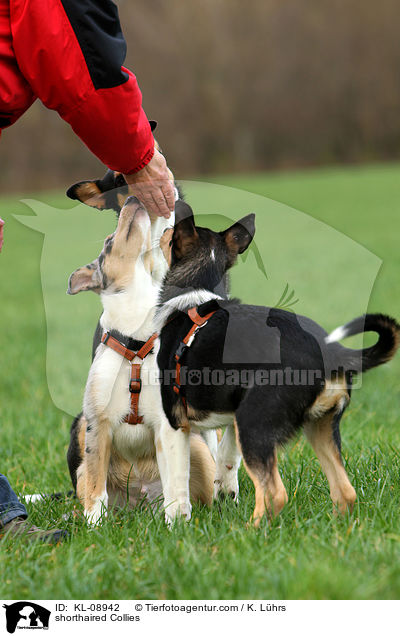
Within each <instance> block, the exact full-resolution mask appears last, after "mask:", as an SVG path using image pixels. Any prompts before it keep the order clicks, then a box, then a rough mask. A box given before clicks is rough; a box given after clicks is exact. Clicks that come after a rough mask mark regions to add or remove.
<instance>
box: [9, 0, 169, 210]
mask: <svg viewBox="0 0 400 636" xmlns="http://www.w3.org/2000/svg"><path fill="white" fill-rule="evenodd" d="M11 28H12V33H13V46H14V50H15V56H16V59H17V62H18V65H19V68H20V70H21V72H22V74H23V75H24V77H25V79H26V80H27V81H28V82H29V84H30V86H31V87H32V90H33V91H34V93H35V95H37V96H38V97H39V99H40V100H41V101H42V102H43V103H44V104H45V106H47V107H48V108H51V109H53V110H56V111H57V112H58V113H59V114H60V115H61V117H62V118H63V119H64V120H65V121H66V122H68V123H69V124H70V125H71V126H72V128H73V130H74V131H75V133H76V134H77V135H78V136H79V137H80V138H81V139H82V141H83V142H84V143H85V144H86V145H87V146H88V148H89V149H90V150H91V151H92V152H93V153H94V154H95V155H96V156H97V157H98V158H99V159H100V160H101V161H102V162H103V163H104V164H105V165H107V166H108V167H109V168H111V169H112V170H117V171H119V172H122V173H123V174H124V175H128V179H129V176H130V175H136V174H138V173H139V171H141V170H143V169H144V168H146V166H148V164H149V163H150V162H151V161H152V159H153V156H154V154H155V149H154V138H153V135H152V133H151V129H150V124H149V122H148V120H147V117H146V115H145V113H144V111H143V108H142V96H141V92H140V90H139V87H138V84H137V81H136V77H135V76H134V75H133V73H131V71H129V70H127V69H126V68H124V67H123V66H122V64H123V61H124V59H125V54H126V44H125V40H124V37H123V35H122V31H121V26H120V23H119V18H118V10H117V7H116V6H115V4H114V3H113V2H111V0H13V1H12V2H11ZM160 156H161V155H160ZM161 159H163V158H162V156H161ZM164 162H165V160H164ZM152 163H160V158H159V157H158V155H157V157H156V161H155V162H152ZM147 172H148V170H145V174H146V173H147ZM161 172H162V175H161V178H162V181H163V182H164V181H165V180H166V181H167V182H168V174H167V169H166V164H165V169H164V170H162V171H161ZM137 178H139V174H138V177H137ZM135 179H136V177H131V179H130V180H132V181H135ZM139 180H140V179H139ZM163 186H164V187H165V184H162V185H158V186H157V192H156V193H155V194H154V196H152V199H153V200H154V199H155V198H156V197H157V196H159V194H160V192H161V194H162V192H163ZM166 187H167V195H168V196H167V197H165V198H166V199H167V201H169V209H173V204H172V207H171V205H170V203H171V191H172V186H171V184H168V183H167V186H166ZM160 201H161V199H160ZM160 205H161V204H160ZM164 205H165V202H164ZM159 212H161V213H164V214H165V213H166V212H168V209H167V206H166V205H165V208H164V209H163V208H162V207H161V208H160V210H159Z"/></svg>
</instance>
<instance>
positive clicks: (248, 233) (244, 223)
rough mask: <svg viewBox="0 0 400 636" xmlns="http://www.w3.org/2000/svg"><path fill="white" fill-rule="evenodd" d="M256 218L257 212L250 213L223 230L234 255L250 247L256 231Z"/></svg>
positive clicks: (225, 239) (224, 237)
mask: <svg viewBox="0 0 400 636" xmlns="http://www.w3.org/2000/svg"><path fill="white" fill-rule="evenodd" d="M254 219H255V214H248V215H247V216H244V217H243V219H240V221H237V222H236V223H234V224H233V225H232V226H231V227H229V228H228V229H227V230H225V232H221V235H222V237H223V239H224V241H225V243H226V245H227V246H228V249H229V252H230V253H231V254H232V256H237V254H242V252H244V251H245V250H247V248H248V247H249V245H250V243H251V241H252V240H253V237H254V234H255V231H256V227H255V224H254Z"/></svg>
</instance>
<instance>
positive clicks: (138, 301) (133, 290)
mask: <svg viewBox="0 0 400 636" xmlns="http://www.w3.org/2000/svg"><path fill="white" fill-rule="evenodd" d="M159 289H160V286H159V283H157V282H156V281H154V280H153V278H152V276H151V274H149V272H147V271H146V269H145V267H144V265H143V263H142V261H141V260H140V261H138V263H136V266H135V270H134V273H133V276H132V279H131V281H130V283H129V285H128V286H127V287H126V288H125V289H123V290H122V291H119V292H117V293H112V292H107V291H105V292H103V293H102V294H101V301H102V304H103V309H104V311H103V314H102V316H101V318H100V324H101V326H102V328H103V329H104V331H111V330H113V329H115V330H116V331H119V332H120V333H121V334H122V335H124V336H127V337H129V338H135V339H136V340H147V339H148V338H149V337H150V336H151V334H152V333H153V332H154V325H153V318H154V311H155V307H156V304H157V298H158V294H159Z"/></svg>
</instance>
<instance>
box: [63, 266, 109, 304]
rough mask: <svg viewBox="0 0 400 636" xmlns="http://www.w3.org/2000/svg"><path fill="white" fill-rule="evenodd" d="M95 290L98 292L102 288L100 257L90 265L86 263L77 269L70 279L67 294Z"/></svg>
mask: <svg viewBox="0 0 400 636" xmlns="http://www.w3.org/2000/svg"><path fill="white" fill-rule="evenodd" d="M88 290H91V291H94V292H96V294H99V293H100V290H101V274H100V268H99V259H98V258H96V260H95V261H93V262H92V263H90V264H89V265H84V266H83V267H79V268H78V269H76V270H75V271H74V272H73V273H72V274H71V276H70V277H69V280H68V289H67V294H70V295H71V296H73V295H74V294H78V293H79V292H81V291H88Z"/></svg>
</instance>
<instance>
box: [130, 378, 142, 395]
mask: <svg viewBox="0 0 400 636" xmlns="http://www.w3.org/2000/svg"><path fill="white" fill-rule="evenodd" d="M141 389H142V379H141V378H136V379H133V380H130V382H129V391H130V392H131V393H140V391H141Z"/></svg>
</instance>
